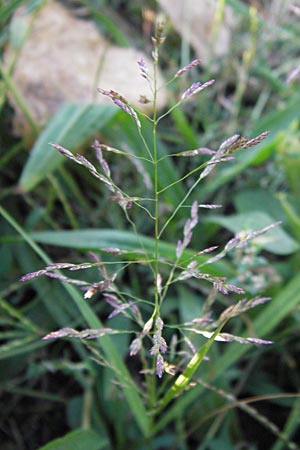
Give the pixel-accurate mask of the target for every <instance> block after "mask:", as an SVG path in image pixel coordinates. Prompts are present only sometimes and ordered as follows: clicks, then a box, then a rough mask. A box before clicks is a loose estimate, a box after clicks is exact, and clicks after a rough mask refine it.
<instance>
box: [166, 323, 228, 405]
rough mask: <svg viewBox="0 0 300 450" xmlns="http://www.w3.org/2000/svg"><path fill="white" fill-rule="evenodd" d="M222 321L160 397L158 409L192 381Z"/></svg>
mask: <svg viewBox="0 0 300 450" xmlns="http://www.w3.org/2000/svg"><path fill="white" fill-rule="evenodd" d="M223 326H224V323H223V324H222V325H220V326H219V328H217V330H216V331H215V332H214V334H213V335H212V336H211V337H210V338H209V339H208V340H207V341H206V342H205V344H203V345H202V347H201V348H200V350H199V351H198V352H197V353H196V354H195V355H194V356H193V358H192V359H191V360H190V362H189V363H188V365H187V367H186V369H185V370H184V372H183V373H182V374H180V375H179V376H178V377H177V378H176V380H175V381H174V383H173V385H172V386H171V388H170V389H169V390H168V392H167V393H166V394H165V396H164V397H163V398H162V399H161V401H160V403H159V409H163V408H165V407H166V406H167V405H168V403H170V401H172V400H173V399H174V398H175V397H177V396H178V395H179V394H180V393H182V391H183V390H184V389H185V388H186V387H187V385H188V384H189V383H190V382H191V381H192V376H193V375H194V373H195V372H196V370H197V369H198V367H199V366H200V364H201V362H202V361H203V358H204V356H205V355H206V354H207V352H208V350H209V349H210V347H211V346H212V344H213V342H214V340H215V338H216V336H217V335H218V334H219V333H220V332H221V330H222V328H223Z"/></svg>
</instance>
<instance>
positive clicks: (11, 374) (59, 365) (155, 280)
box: [0, 2, 300, 450]
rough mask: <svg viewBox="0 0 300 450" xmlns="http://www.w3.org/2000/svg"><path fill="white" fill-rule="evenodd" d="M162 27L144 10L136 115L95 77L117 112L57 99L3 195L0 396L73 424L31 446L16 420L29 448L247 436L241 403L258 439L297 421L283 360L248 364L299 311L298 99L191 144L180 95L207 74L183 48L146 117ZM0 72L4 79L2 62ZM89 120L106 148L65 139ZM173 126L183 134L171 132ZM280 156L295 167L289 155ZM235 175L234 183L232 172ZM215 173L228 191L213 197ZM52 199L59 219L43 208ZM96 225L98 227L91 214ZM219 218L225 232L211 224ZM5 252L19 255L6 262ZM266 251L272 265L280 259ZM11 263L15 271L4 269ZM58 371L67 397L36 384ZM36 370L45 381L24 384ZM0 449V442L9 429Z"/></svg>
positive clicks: (150, 444)
mask: <svg viewBox="0 0 300 450" xmlns="http://www.w3.org/2000/svg"><path fill="white" fill-rule="evenodd" d="M221 3H222V2H220V5H221ZM229 3H231V4H233V5H235V4H236V5H237V4H240V2H229ZM8 11H9V8H8V7H6V8H5V11H4V13H5V14H6V15H7V14H8ZM242 11H244V12H245V10H244V9H242ZM0 18H1V15H0ZM3 20H6V16H4V17H3ZM249 21H250V24H252V25H251V26H252V28H251V29H250V33H251V30H252V31H253V30H254V31H253V33H254V32H255V33H257V30H258V27H259V23H260V19H259V18H258V17H257V16H256V12H255V11H254V10H253V9H252V10H251V11H250V15H249ZM254 38H255V36H254V35H253V36H252V40H251V49H250V50H251V52H252V53H251V60H250V59H249V58H248V59H247V61H246V62H245V61H243V64H244V63H245V66H244V70H245V75H246V77H245V78H243V80H240V82H239V83H237V90H236V95H235V100H234V105H235V110H234V113H233V116H232V121H231V123H230V126H228V129H227V130H226V131H228V130H230V129H232V128H233V126H234V125H235V126H237V125H238V119H239V113H240V112H242V108H243V97H244V95H245V93H246V90H247V79H248V77H249V78H250V77H251V67H252V64H254V62H255V51H257V49H256V47H255V45H256V43H257V42H256V41H255V39H254ZM164 39H165V38H164V29H163V25H162V24H161V23H158V24H157V27H156V30H155V34H154V36H153V39H152V43H153V52H152V58H153V68H150V67H147V66H146V65H145V63H144V61H143V60H140V61H139V62H138V68H139V70H140V74H141V76H142V77H143V78H144V79H145V83H149V84H150V87H151V90H152V94H153V97H152V98H149V99H146V98H145V97H141V100H142V102H151V103H152V106H153V115H152V116H148V115H146V114H144V113H142V112H141V111H139V110H137V109H135V108H133V107H132V106H131V105H130V104H129V103H128V102H127V100H126V98H124V97H123V95H121V94H120V93H118V92H115V91H112V90H103V89H101V87H100V88H99V94H100V95H104V96H107V97H109V98H110V99H111V101H112V103H114V104H115V105H116V106H117V107H118V109H117V108H114V107H109V106H108V107H106V106H105V107H98V106H92V107H87V106H83V105H65V106H64V107H62V108H61V110H60V111H59V112H58V113H57V115H56V116H55V117H54V118H53V119H52V120H51V121H50V123H49V124H48V125H47V127H46V128H45V129H44V130H43V131H42V132H41V134H40V135H39V137H38V139H37V140H36V141H35V144H34V146H33V149H32V152H31V155H30V157H29V158H28V160H27V161H26V163H25V165H24V167H23V168H22V173H21V177H20V178H19V180H18V185H17V187H16V188H15V187H14V189H11V188H10V189H7V190H4V191H3V192H2V195H1V200H2V202H3V206H2V205H0V214H1V216H2V218H3V219H4V222H3V236H4V238H3V239H2V250H1V251H2V253H1V254H2V255H5V256H4V257H3V261H5V263H4V264H3V268H2V269H1V270H2V271H3V273H5V274H9V278H10V283H9V285H8V286H7V285H5V287H4V285H3V289H2V293H1V303H0V307H1V310H2V312H3V318H2V319H1V326H2V329H1V339H2V342H3V345H2V346H1V349H0V358H1V361H3V364H2V366H1V367H2V368H3V371H2V373H3V376H2V381H1V384H2V388H3V391H4V393H5V394H4V395H7V396H9V395H11V394H13V395H15V396H22V398H28V397H30V398H32V399H36V401H38V400H41V399H42V400H43V401H44V402H45V404H47V405H49V404H54V403H57V404H59V405H60V407H59V408H58V409H57V411H59V414H61V416H63V415H64V411H65V410H66V411H67V416H68V419H67V420H68V424H69V429H71V430H72V431H69V432H67V431H68V430H66V429H64V430H62V431H61V432H60V433H59V435H60V436H62V435H63V434H64V436H63V437H60V438H57V439H55V438H53V436H49V435H45V436H44V438H43V443H45V442H47V441H49V442H48V443H47V444H45V445H44V446H42V447H41V445H42V444H41V441H39V440H36V441H34V440H32V439H31V440H30V439H29V437H28V435H26V429H25V428H24V427H23V428H22V429H23V433H24V436H23V437H21V438H18V439H19V441H18V442H19V443H20V444H19V446H20V448H25V447H24V445H26V444H24V442H25V441H26V439H27V440H28V441H29V440H30V442H31V444H30V445H31V446H33V447H34V448H40V449H41V450H51V449H64V450H66V449H68V448H70V447H73V446H75V445H76V446H77V448H79V449H82V450H83V449H86V448H89V449H95V450H98V449H104V450H105V449H107V450H109V449H118V450H122V449H124V448H130V449H136V450H142V449H164V448H174V449H183V450H184V449H190V448H196V449H197V450H198V449H199V450H200V449H201V450H204V449H210V450H215V449H217V448H224V449H225V448H234V447H233V446H234V445H238V444H237V443H238V442H239V443H241V442H242V440H243V439H246V436H247V433H249V429H248V428H247V425H246V426H244V425H243V421H245V419H243V417H247V419H246V423H250V424H251V423H252V422H250V421H251V420H254V421H255V424H257V425H256V427H259V426H262V427H263V429H264V430H266V431H265V433H269V434H270V435H271V436H272V437H270V438H269V441H268V442H274V446H273V449H272V450H279V449H280V448H291V449H297V448H299V446H298V445H297V443H296V440H295V439H294V440H293V438H292V437H293V435H294V436H295V435H296V436H297V434H296V433H297V427H298V414H297V413H298V411H299V398H298V395H297V393H296V392H294V391H296V386H297V380H298V375H297V370H292V369H291V371H290V373H289V374H288V376H289V377H290V378H289V385H288V386H289V388H287V389H282V388H281V389H280V388H277V387H276V384H275V381H274V380H272V377H271V376H269V379H267V378H266V373H267V370H266V368H265V366H264V364H267V363H269V364H271V358H272V356H269V355H274V353H272V352H274V350H272V348H273V347H275V348H276V345H278V344H276V343H277V342H280V344H279V345H282V346H284V343H285V341H286V342H288V339H289V336H291V335H292V336H293V335H294V336H295V337H296V335H297V332H296V324H297V323H298V321H299V317H298V316H299V314H298V308H299V301H300V298H299V288H300V283H299V277H298V276H297V274H296V272H297V267H298V264H299V257H298V255H297V249H298V248H299V244H298V238H299V223H298V222H299V220H298V219H299V215H298V206H299V205H298V202H297V198H296V196H297V177H296V176H295V173H296V169H295V167H294V166H293V165H292V164H290V160H289V154H288V152H287V150H286V146H285V143H286V142H288V143H289V145H290V146H291V147H293V148H295V146H294V145H295V142H297V137H298V125H297V122H296V121H295V120H294V122H293V124H292V125H291V126H290V128H289V130H290V131H289V135H288V136H287V134H284V133H283V132H281V134H280V133H279V132H278V130H281V129H282V127H283V124H284V123H290V122H289V118H290V117H292V118H293V119H295V117H297V114H298V110H297V107H296V103H297V102H295V100H293V99H291V100H289V101H288V102H287V107H286V109H285V110H283V111H282V110H281V111H277V112H275V113H271V114H270V115H269V116H268V115H267V116H266V118H265V119H264V120H258V121H257V124H256V126H253V127H252V131H251V134H250V135H251V136H254V137H251V138H248V137H246V135H245V136H244V135H242V134H234V135H229V136H230V137H228V135H227V136H225V137H226V139H225V140H224V141H223V142H222V143H221V145H217V144H216V139H215V138H214V139H211V140H212V141H213V143H214V144H213V145H212V146H210V145H209V142H208V141H209V137H207V136H206V137H205V139H206V142H205V143H204V144H203V146H202V147H198V146H197V145H198V136H196V133H195V132H194V130H193V129H192V127H191V126H190V124H189V122H188V121H187V120H186V117H185V115H184V113H183V112H182V111H183V109H184V108H186V106H187V105H188V104H190V103H192V102H193V101H194V100H195V99H196V98H197V99H198V98H202V97H203V98H204V100H200V102H199V103H201V102H202V103H201V104H203V102H204V101H207V98H206V97H205V96H206V94H207V92H209V91H210V90H213V89H215V86H216V85H217V84H218V79H216V81H214V79H213V78H210V77H208V78H207V79H205V80H204V81H201V82H200V81H194V82H192V83H190V84H189V81H188V80H189V79H192V78H193V77H194V76H195V74H196V73H197V70H198V66H199V63H200V61H199V60H198V59H194V60H193V61H192V62H191V63H189V64H187V65H185V66H184V67H182V68H181V69H179V70H178V71H177V72H176V73H175V75H174V76H171V79H170V81H169V82H168V83H167V86H168V87H169V88H172V87H173V86H177V88H174V91H173V93H174V96H173V99H172V101H171V102H170V107H169V109H168V110H167V111H164V112H163V113H159V111H157V108H156V103H157V97H158V96H159V93H160V88H161V86H158V85H157V76H156V73H157V68H158V66H159V63H160V55H161V49H162V46H163V45H164ZM250 50H249V51H250ZM246 56H247V55H246V54H245V58H246ZM5 77H6V78H4V82H6V83H7V87H8V88H10V89H11V88H12V87H13V85H12V84H11V83H10V78H9V74H7V73H5ZM242 81H243V83H242ZM185 83H186V86H185V87H184V88H183V90H182V91H181V92H180V89H182V86H183V85H184V84H185ZM25 107H26V105H25ZM29 113H30V112H29ZM202 114H203V113H202ZM255 114H257V115H259V110H258V106H257V108H256V113H255ZM171 118H172V119H173V120H174V123H175V124H177V129H176V133H175V135H176V136H175V138H176V140H175V141H174V142H175V145H173V146H169V147H168V146H167V145H166V144H165V143H164V142H163V141H164V136H163V135H164V133H165V131H166V130H167V127H168V123H170V121H171ZM204 122H205V121H204ZM165 123H167V125H166V126H165V125H164V124H165ZM62 124H64V125H62ZM33 125H34V124H33ZM33 128H35V127H34V126H33ZM246 128H247V127H246ZM99 130H101V131H102V133H103V134H104V136H105V139H104V141H105V142H106V143H105V144H104V143H102V140H100V138H99V137H98V139H96V140H94V142H93V144H92V148H93V150H92V151H90V150H87V153H86V154H84V155H83V154H82V153H76V152H75V151H74V150H73V149H78V147H79V146H80V145H82V144H83V143H84V142H85V141H86V139H87V138H88V137H90V136H92V135H93V134H95V132H97V131H99ZM265 130H270V134H269V133H268V132H266V131H265ZM36 132H38V130H36ZM245 134H246V133H245ZM208 135H209V133H208ZM219 135H220V132H219V134H218V137H219ZM178 136H182V137H184V142H185V144H184V145H183V146H182V143H179V141H178V140H177V138H178ZM210 137H211V135H210ZM223 138H224V136H223ZM169 139H170V136H169ZM170 141H171V139H170ZM48 142H51V144H50V145H51V149H50V150H48V152H47V154H46V156H45V145H48ZM107 142H110V143H109V144H107ZM186 142H188V147H187V148H186ZM277 145H278V146H279V149H280V150H279V151H278V157H277V159H276V158H275V159H274V161H272V162H271V163H270V170H271V169H272V168H273V169H274V167H278V168H280V172H281V173H282V174H284V173H285V174H286V175H285V176H286V181H285V182H286V183H287V186H288V190H289V192H288V195H281V196H280V197H279V198H275V197H274V196H272V195H271V193H270V191H269V190H266V189H265V190H264V189H263V188H262V187H261V186H260V187H257V184H256V178H255V177H256V174H255V170H253V168H256V167H257V165H258V164H262V163H263V162H265V161H267V160H268V158H270V154H272V152H273V151H274V147H275V146H277ZM171 147H172V150H170V148H171ZM211 147H212V148H211ZM174 149H175V150H174ZM19 151H20V150H19V147H18V146H16V148H14V147H13V148H12V150H11V152H12V153H11V157H9V155H8V156H7V157H1V159H0V164H2V166H1V167H2V168H5V167H8V164H9V162H10V158H14V157H15V154H16V153H17V152H19ZM291 154H292V157H293V158H294V162H295V165H296V164H298V159H297V155H298V154H297V151H294V152H292V151H291ZM65 160H68V163H69V164H68V165H67V166H66V165H63V164H64V161H65ZM74 163H75V164H74ZM66 167H67V168H66ZM67 169H68V170H67ZM251 170H253V173H252V172H251ZM242 171H244V172H245V179H242V178H239V177H240V173H241V172H242ZM49 172H51V175H50V176H49V175H48V174H49ZM5 175H6V176H9V172H7V174H5ZM282 176H283V175H282ZM46 177H48V181H49V184H48V187H47V188H46V187H45V184H44V183H42V182H43V181H44V180H45V178H46ZM78 179H79V180H83V185H84V188H82V185H81V181H80V182H79V183H77V180H78ZM237 180H238V181H237ZM229 182H230V183H232V188H233V191H234V192H233V194H232V203H231V201H230V202H229V201H228V200H227V198H228V197H227V196H226V192H227V195H228V192H230V191H229V190H226V189H227V188H226V186H227V184H226V183H229ZM274 183H275V181H274ZM253 185H254V186H255V189H254V188H253ZM238 186H241V189H240V192H239V189H238ZM276 187H278V185H276ZM47 189H48V190H47ZM222 191H225V194H224V192H222ZM20 193H21V194H22V201H24V200H25V202H24V203H25V204H26V202H27V204H28V205H26V208H27V207H29V209H30V211H31V212H30V214H28V216H27V217H26V221H22V214H19V213H18V212H16V213H14V212H13V211H12V210H11V209H10V205H9V202H8V201H7V199H8V198H10V196H11V195H12V194H13V195H15V196H16V194H17V196H19V195H20ZM33 193H36V194H35V195H32V194H33ZM39 195H40V196H41V198H43V199H44V200H45V202H44V206H43V207H41V206H40V205H41V203H42V202H40V201H39V200H37V197H38V196H39ZM16 198H17V197H16ZM74 199H75V201H74ZM212 199H213V200H212ZM223 200H224V202H225V205H224V206H225V208H226V207H227V208H228V206H232V204H234V208H235V213H234V214H230V215H228V214H226V215H225V212H224V213H223V212H222V211H223V209H224V208H222V206H221V205H220V203H223ZM16 202H17V200H16ZM57 202H59V208H58V207H57ZM16 204H17V203H16ZM18 204H19V206H20V205H21V206H20V208H24V204H23V205H22V204H21V203H20V202H19V203H18ZM253 205H255V208H254V207H253ZM16 211H17V210H16ZM78 211H80V212H81V214H80V215H78V214H77V212H78ZM57 212H59V213H60V214H61V213H62V212H63V216H64V219H59V220H57ZM60 221H61V222H60ZM64 221H65V223H63V222H64ZM99 221H101V222H102V223H104V224H106V226H104V227H102V226H101V227H99ZM282 223H283V224H284V225H285V229H283V226H282ZM91 225H93V228H92V227H91ZM220 226H222V227H225V229H227V230H228V231H227V232H225V235H224V236H221V237H220V235H219V234H218V230H219V229H220ZM64 228H67V229H64ZM11 230H14V234H11ZM232 234H233V236H232ZM41 244H46V245H47V247H46V250H44V249H42V247H41ZM53 246H55V247H54V248H56V249H57V251H54V250H53ZM67 249H71V250H72V253H71V258H70V256H69V251H67ZM75 250H76V252H75ZM87 251H88V252H89V254H88V259H87V256H86V255H87ZM268 252H269V254H271V255H272V257H273V261H274V264H271V263H270V261H269V259H268V258H270V257H269V255H268ZM66 256H67V257H66ZM14 260H17V261H18V266H17V270H16V269H14V270H13V271H12V270H11V268H12V267H14V265H13V261H14ZM66 260H67V262H66ZM41 261H42V262H43V265H44V266H43V267H42V266H41ZM54 261H56V262H54ZM282 261H284V262H286V261H288V263H287V262H286V265H285V269H284V267H283V266H284V264H283V262H282ZM273 266H274V267H273ZM41 267H42V268H41ZM287 267H288V269H287ZM20 272H22V273H25V274H26V275H24V276H23V277H22V279H21V281H22V282H25V284H22V283H18V282H16V280H17V278H18V274H19V273H20ZM73 272H75V274H74V273H73ZM282 280H284V282H282ZM31 296H32V297H31ZM271 297H272V301H270V300H271ZM7 298H10V301H8V300H7ZM65 340H67V341H68V342H67V343H66V341H65ZM273 341H274V342H275V344H274V345H271V344H272V342H273ZM218 342H220V343H219V344H218ZM275 351H276V350H275ZM277 355H281V356H280V357H281V358H282V360H283V361H285V362H284V364H285V367H287V366H288V364H289V363H288V362H287V361H289V362H290V363H291V364H292V363H293V361H294V356H293V355H292V353H291V354H290V355H289V351H288V350H287V348H285V351H283V352H281V351H280V350H279V351H278V353H277ZM285 358H286V360H285ZM7 361H8V363H7ZM28 361H29V362H28ZM255 362H256V366H255V367H257V369H256V370H255V371H254V370H253V367H254V365H255ZM274 365H275V364H274V362H273V367H274ZM26 368H27V369H26ZM20 374H22V375H20ZM20 377H21V378H20ZM60 377H62V379H63V381H64V380H70V379H72V380H73V381H72V384H71V389H74V392H72V394H69V395H68V394H67V393H66V391H64V389H62V388H61V389H60V392H62V395H59V394H58V393H56V392H53V391H52V389H51V383H54V385H55V386H57V387H59V381H57V379H59V378H60ZM43 379H45V380H48V381H47V382H48V383H49V384H48V386H47V387H48V389H45V388H44V386H43V385H42V384H40V380H43ZM11 380H13V382H12V381H11ZM23 385H26V387H23ZM232 386H234V388H232ZM290 386H292V388H291V389H290ZM293 387H294V388H293ZM241 392H242V397H240V395H239V394H240V393H241ZM19 398H21V397H19ZM259 400H260V402H263V401H266V400H268V401H269V402H272V405H273V406H274V405H277V406H278V407H279V410H280V411H283V413H282V416H281V417H280V420H278V421H277V422H276V420H273V419H274V416H272V415H271V416H270V418H268V414H264V411H263V410H261V409H260V408H259V403H258V407H257V408H256V405H254V406H253V405H252V403H254V402H257V401H259ZM21 406H22V405H21ZM48 408H49V410H50V411H51V410H52V407H49V406H48ZM280 408H281V409H280ZM239 411H242V414H243V415H240V413H239ZM10 413H11V411H8V414H10ZM58 420H59V419H58ZM247 420H248V421H249V422H247ZM6 428H7V424H6V423H5V426H4V430H5V429H6ZM248 439H249V445H248V447H247V448H257V449H259V448H262V447H261V444H260V443H258V444H255V443H253V444H251V437H250V434H249V437H248ZM6 442H8V443H7V444H6ZM11 442H14V443H15V442H17V438H15V439H11ZM253 442H254V441H253ZM5 445H6V447H5V450H11V448H13V447H12V446H11V444H10V443H9V439H6V440H5ZM12 445H14V444H12Z"/></svg>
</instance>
